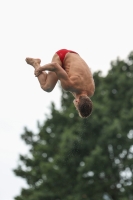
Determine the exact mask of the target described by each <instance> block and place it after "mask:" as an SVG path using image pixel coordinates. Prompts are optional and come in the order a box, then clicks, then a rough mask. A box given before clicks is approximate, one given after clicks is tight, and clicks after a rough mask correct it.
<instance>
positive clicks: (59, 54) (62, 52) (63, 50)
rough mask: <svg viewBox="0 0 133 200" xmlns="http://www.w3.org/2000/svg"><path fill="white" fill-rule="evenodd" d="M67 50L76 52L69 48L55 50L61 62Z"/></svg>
mask: <svg viewBox="0 0 133 200" xmlns="http://www.w3.org/2000/svg"><path fill="white" fill-rule="evenodd" d="M68 52H70V53H76V52H75V51H71V50H67V49H61V50H59V51H57V52H56V53H57V54H58V56H59V57H60V60H61V62H62V63H63V60H64V58H65V55H66V54H67V53H68ZM76 54H77V53H76Z"/></svg>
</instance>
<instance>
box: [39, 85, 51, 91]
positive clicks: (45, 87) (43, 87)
mask: <svg viewBox="0 0 133 200" xmlns="http://www.w3.org/2000/svg"><path fill="white" fill-rule="evenodd" d="M41 88H42V90H44V91H45V92H51V91H52V89H51V88H50V87H48V86H46V85H41Z"/></svg>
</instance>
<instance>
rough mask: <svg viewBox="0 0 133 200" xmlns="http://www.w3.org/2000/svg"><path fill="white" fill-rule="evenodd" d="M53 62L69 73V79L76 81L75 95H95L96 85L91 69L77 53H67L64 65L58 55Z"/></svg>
mask: <svg viewBox="0 0 133 200" xmlns="http://www.w3.org/2000/svg"><path fill="white" fill-rule="evenodd" d="M52 61H53V62H57V63H58V64H59V65H60V66H61V67H62V68H63V69H64V70H65V71H66V73H67V75H68V77H69V79H71V80H73V81H74V87H75V91H70V92H72V93H73V94H74V92H76V93H78V92H79V93H81V92H87V94H88V96H89V97H91V96H92V95H93V94H94V90H95V84H94V80H93V76H92V73H91V70H90V68H89V67H88V65H87V64H86V62H85V61H84V60H83V59H82V58H81V57H80V56H79V55H78V54H76V53H67V54H66V56H65V58H64V61H63V63H62V62H61V61H60V58H59V56H58V55H57V54H55V55H54V57H53V59H52Z"/></svg>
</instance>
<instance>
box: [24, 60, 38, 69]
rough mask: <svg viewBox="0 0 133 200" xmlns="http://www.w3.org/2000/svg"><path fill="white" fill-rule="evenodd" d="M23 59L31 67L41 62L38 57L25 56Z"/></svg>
mask: <svg viewBox="0 0 133 200" xmlns="http://www.w3.org/2000/svg"><path fill="white" fill-rule="evenodd" d="M25 61H26V62H27V64H29V65H32V66H33V67H37V66H38V65H40V63H41V60H40V59H34V58H26V59H25Z"/></svg>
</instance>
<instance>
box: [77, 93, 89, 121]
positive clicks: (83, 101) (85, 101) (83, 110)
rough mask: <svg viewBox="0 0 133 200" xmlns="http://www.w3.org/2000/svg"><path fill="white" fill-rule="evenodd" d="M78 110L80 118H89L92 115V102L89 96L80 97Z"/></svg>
mask: <svg viewBox="0 0 133 200" xmlns="http://www.w3.org/2000/svg"><path fill="white" fill-rule="evenodd" d="M77 108H78V112H79V115H80V117H83V118H86V117H89V115H90V114H91V113H92V101H91V100H90V98H89V97H87V96H80V97H79V103H78V107H77Z"/></svg>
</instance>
